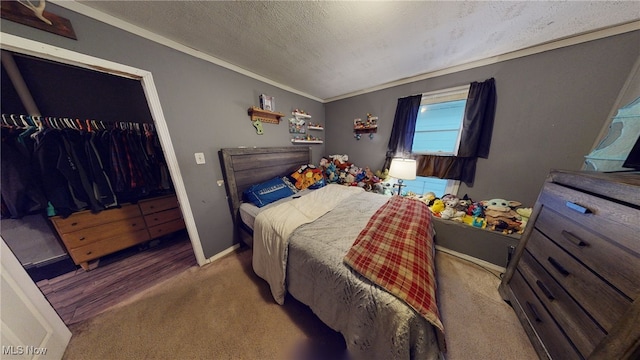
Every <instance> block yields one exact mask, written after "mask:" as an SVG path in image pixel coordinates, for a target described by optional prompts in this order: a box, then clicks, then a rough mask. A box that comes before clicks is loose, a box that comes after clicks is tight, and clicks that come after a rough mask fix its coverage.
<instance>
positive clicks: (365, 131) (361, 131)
mask: <svg viewBox="0 0 640 360" xmlns="http://www.w3.org/2000/svg"><path fill="white" fill-rule="evenodd" d="M353 132H354V133H356V134H369V133H376V132H378V127H377V126H375V127H363V128H357V129H353Z"/></svg>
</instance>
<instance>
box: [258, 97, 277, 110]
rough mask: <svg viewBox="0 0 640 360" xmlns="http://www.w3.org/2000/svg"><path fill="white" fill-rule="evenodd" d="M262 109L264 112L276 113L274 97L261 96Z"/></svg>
mask: <svg viewBox="0 0 640 360" xmlns="http://www.w3.org/2000/svg"><path fill="white" fill-rule="evenodd" d="M260 108H261V109H262V110H267V111H275V106H274V98H273V96H269V95H265V94H261V95H260Z"/></svg>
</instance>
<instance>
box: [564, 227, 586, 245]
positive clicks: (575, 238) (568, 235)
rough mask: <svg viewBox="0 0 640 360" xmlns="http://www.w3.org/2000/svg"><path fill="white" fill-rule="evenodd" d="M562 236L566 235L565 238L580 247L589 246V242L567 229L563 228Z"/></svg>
mask: <svg viewBox="0 0 640 360" xmlns="http://www.w3.org/2000/svg"><path fill="white" fill-rule="evenodd" d="M562 236H564V237H565V239H567V240H569V241H571V242H572V243H574V244H576V245H577V246H580V247H585V246H589V243H588V242H586V241H584V240H582V239H580V238H579V237H578V236H576V235H574V234H573V233H571V232H569V231H567V230H562Z"/></svg>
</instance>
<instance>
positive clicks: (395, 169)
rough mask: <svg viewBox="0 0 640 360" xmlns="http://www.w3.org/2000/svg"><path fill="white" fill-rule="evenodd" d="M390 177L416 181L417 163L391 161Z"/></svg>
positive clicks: (399, 160) (403, 160)
mask: <svg viewBox="0 0 640 360" xmlns="http://www.w3.org/2000/svg"><path fill="white" fill-rule="evenodd" d="M389 176H391V177H394V178H396V179H402V180H415V179H416V161H415V160H413V159H401V158H394V159H392V160H391V167H390V168H389Z"/></svg>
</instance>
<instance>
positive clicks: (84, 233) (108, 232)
mask: <svg viewBox="0 0 640 360" xmlns="http://www.w3.org/2000/svg"><path fill="white" fill-rule="evenodd" d="M144 228H145V224H144V220H143V218H142V216H138V217H136V218H133V219H126V220H120V221H114V222H112V223H108V224H103V225H98V226H94V227H91V228H87V229H82V230H78V231H74V232H71V233H67V234H62V235H61V238H62V241H64V243H65V245H66V246H67V248H68V249H73V248H76V247H78V246H84V245H87V244H90V243H93V242H96V241H100V240H103V239H108V238H113V237H116V236H118V235H126V234H128V233H130V232H135V231H138V230H142V229H144Z"/></svg>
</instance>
